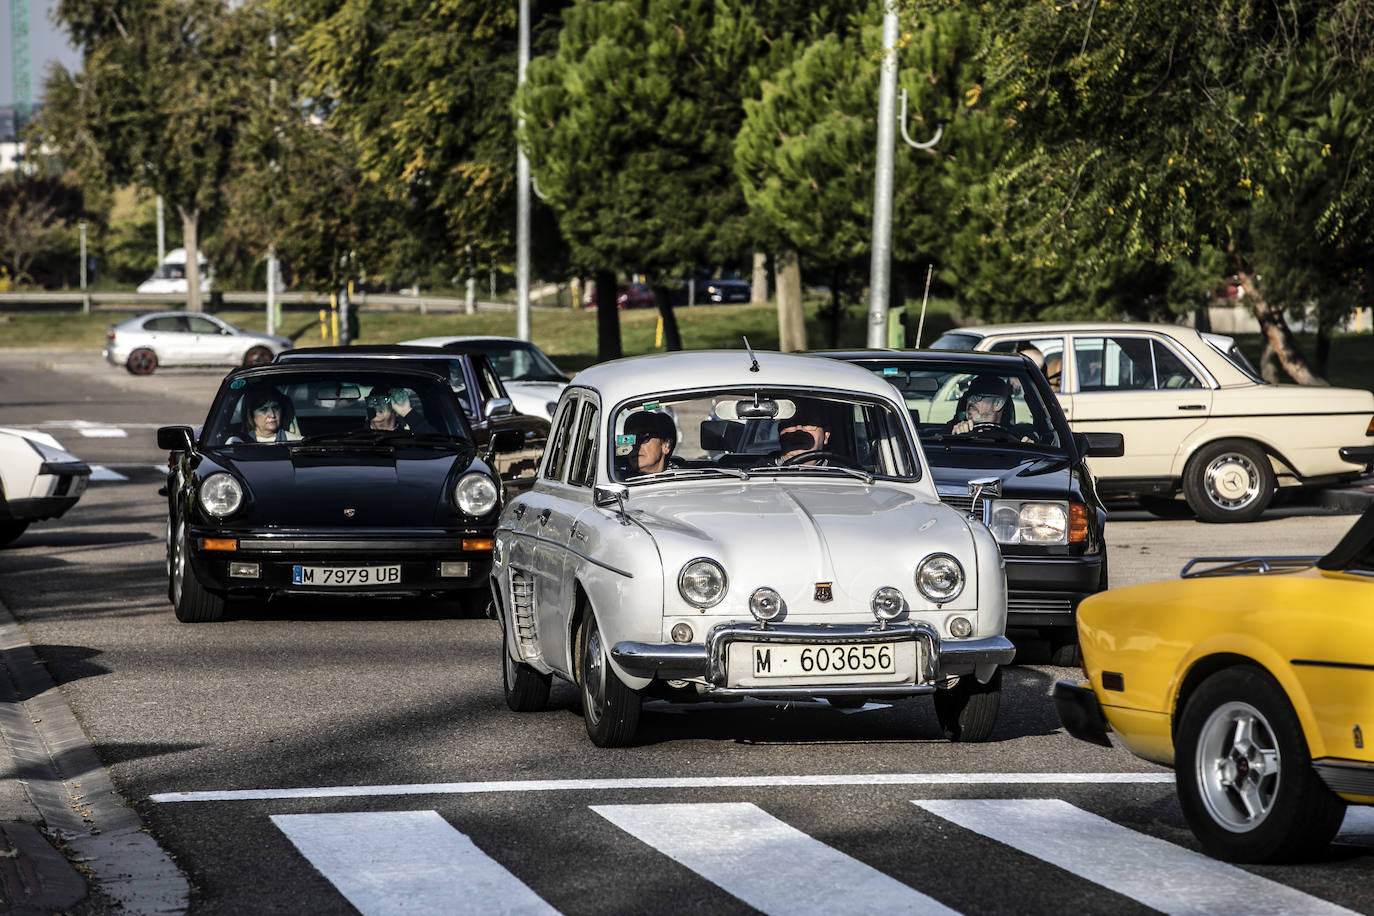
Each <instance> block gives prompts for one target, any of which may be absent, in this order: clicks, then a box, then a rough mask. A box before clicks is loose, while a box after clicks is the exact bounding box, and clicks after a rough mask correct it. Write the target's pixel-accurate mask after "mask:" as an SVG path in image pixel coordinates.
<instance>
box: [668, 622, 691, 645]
mask: <svg viewBox="0 0 1374 916" xmlns="http://www.w3.org/2000/svg"><path fill="white" fill-rule="evenodd" d="M691 641H692V627H691V625H690V624H686V623H675V624H673V642H691Z"/></svg>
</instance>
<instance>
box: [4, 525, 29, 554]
mask: <svg viewBox="0 0 1374 916" xmlns="http://www.w3.org/2000/svg"><path fill="white" fill-rule="evenodd" d="M28 527H29V523H28V522H27V521H26V520H23V519H17V518H7V519H5V520H4V521H0V547H4V546H6V545H7V544H9V543H10V542H11V541H13V540H15V539H16V538H18V537H19V535H21V534H23V533H24V531H25V530H26V529H27V528H28Z"/></svg>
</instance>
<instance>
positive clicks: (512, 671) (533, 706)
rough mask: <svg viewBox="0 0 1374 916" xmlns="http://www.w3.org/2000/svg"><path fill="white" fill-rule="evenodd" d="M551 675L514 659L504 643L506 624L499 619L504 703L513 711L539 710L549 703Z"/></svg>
mask: <svg viewBox="0 0 1374 916" xmlns="http://www.w3.org/2000/svg"><path fill="white" fill-rule="evenodd" d="M552 680H553V676H552V675H549V674H540V673H539V672H538V671H535V670H534V669H533V668H531V667H530V666H529V665H527V664H525V663H524V662H519V661H516V660H515V659H514V658H513V657H511V654H510V646H508V645H507V644H506V624H505V621H504V619H503V620H502V621H501V683H502V686H503V687H504V688H505V693H506V705H507V706H508V707H510V709H511V710H512V711H513V712H539V711H540V710H542V709H544V708H545V707H547V706H548V705H549V685H550V683H551V682H552Z"/></svg>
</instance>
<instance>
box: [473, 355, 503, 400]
mask: <svg viewBox="0 0 1374 916" xmlns="http://www.w3.org/2000/svg"><path fill="white" fill-rule="evenodd" d="M472 368H473V369H474V370H475V374H476V376H477V387H478V389H479V390H480V391H481V392H482V400H483V401H490V400H491V399H492V398H503V397H505V396H506V390H505V388H504V387H503V386H502V384H501V379H499V378H497V375H496V373H495V372H494V371H493V370H492V368H491V363H490V362H489V361H487V360H484V359H480V358H479V359H474V360H473V361H472Z"/></svg>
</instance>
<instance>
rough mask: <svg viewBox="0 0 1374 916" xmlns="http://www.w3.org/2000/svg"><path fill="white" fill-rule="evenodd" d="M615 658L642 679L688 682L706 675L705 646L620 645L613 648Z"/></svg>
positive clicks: (634, 643) (642, 643) (619, 643)
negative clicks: (655, 678)
mask: <svg viewBox="0 0 1374 916" xmlns="http://www.w3.org/2000/svg"><path fill="white" fill-rule="evenodd" d="M611 658H613V659H615V660H616V663H617V664H619V665H620V667H622V668H624V669H625V670H626V671H628V672H630V673H631V674H635V675H638V676H640V677H659V678H663V679H664V680H672V679H674V678H679V679H682V680H686V679H688V678H694V677H703V676H704V675H705V674H706V661H707V659H706V647H705V646H694V645H690V644H680V643H663V644H658V643H646V642H628V641H626V642H618V643H616V644H615V645H614V646H612V647H611Z"/></svg>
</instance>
